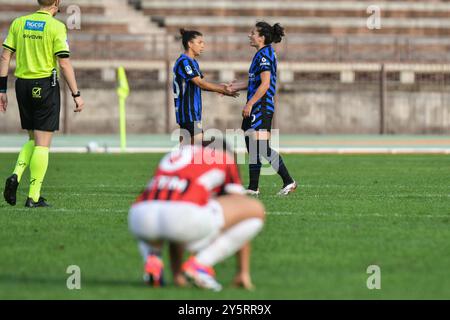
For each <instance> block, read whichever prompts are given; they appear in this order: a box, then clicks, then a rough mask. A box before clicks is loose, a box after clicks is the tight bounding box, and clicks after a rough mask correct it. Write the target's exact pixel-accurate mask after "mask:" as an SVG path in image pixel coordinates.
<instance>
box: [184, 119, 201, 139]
mask: <svg viewBox="0 0 450 320" xmlns="http://www.w3.org/2000/svg"><path fill="white" fill-rule="evenodd" d="M179 125H180V129H184V130H187V131H188V132H189V134H190V135H191V137H194V136H196V135H198V134H200V133H203V126H202V122H201V121H195V122H186V123H180V124H179ZM182 134H183V133H182Z"/></svg>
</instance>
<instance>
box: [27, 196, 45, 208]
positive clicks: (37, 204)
mask: <svg viewBox="0 0 450 320" xmlns="http://www.w3.org/2000/svg"><path fill="white" fill-rule="evenodd" d="M25 207H27V208H47V207H50V205H49V204H48V203H47V200H45V199H44V198H42V197H40V198H39V201H38V202H34V201H33V199H31V198H28V199H27V202H25Z"/></svg>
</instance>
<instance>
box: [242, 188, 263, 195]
mask: <svg viewBox="0 0 450 320" xmlns="http://www.w3.org/2000/svg"><path fill="white" fill-rule="evenodd" d="M245 194H246V195H248V196H253V197H259V195H260V193H259V189H258V190H256V191H255V190H252V189H247V190H245Z"/></svg>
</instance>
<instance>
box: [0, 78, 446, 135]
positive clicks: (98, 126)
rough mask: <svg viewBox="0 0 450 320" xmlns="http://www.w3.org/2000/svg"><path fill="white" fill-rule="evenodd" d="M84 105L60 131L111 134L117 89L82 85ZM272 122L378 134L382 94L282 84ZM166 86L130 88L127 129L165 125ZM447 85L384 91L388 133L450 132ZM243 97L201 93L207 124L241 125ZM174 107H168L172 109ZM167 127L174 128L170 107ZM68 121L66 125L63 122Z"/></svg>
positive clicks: (9, 124) (5, 129) (285, 127)
mask: <svg viewBox="0 0 450 320" xmlns="http://www.w3.org/2000/svg"><path fill="white" fill-rule="evenodd" d="M9 92H10V96H9V98H10V99H9V101H10V105H9V108H8V112H7V113H6V114H1V115H0V133H18V132H20V131H21V130H20V121H19V114H18V109H17V104H16V99H15V95H14V90H10V91H9ZM83 96H84V97H85V101H86V105H87V107H86V110H85V111H84V112H83V113H81V114H75V113H73V112H72V109H71V108H72V104H71V101H70V100H69V103H68V108H67V121H64V112H62V116H61V118H62V120H61V131H62V132H66V133H73V134H111V133H117V132H118V131H119V129H118V125H119V119H118V117H119V113H118V102H117V97H116V92H115V89H84V90H83ZM278 96H279V98H278V104H277V117H276V120H275V126H276V127H278V128H280V129H281V131H282V133H292V134H297V133H302V134H378V133H379V132H380V107H379V104H380V96H379V91H378V90H377V86H376V85H373V84H351V85H336V84H321V85H318V84H315V85H309V86H307V85H302V86H297V85H290V86H287V85H284V86H283V88H282V89H281V90H280V92H279V94H278ZM165 99H166V95H165V90H164V88H158V89H151V90H133V91H132V92H131V95H130V97H129V98H128V101H127V129H128V132H129V133H135V134H148V133H164V132H165V131H166V100H165ZM449 102H450V86H449V87H445V88H443V87H442V86H428V87H426V88H420V90H417V88H413V87H409V88H408V87H406V88H403V89H398V88H397V90H395V91H392V90H389V92H388V94H387V107H386V111H385V112H386V114H385V126H386V133H390V134H450V103H449ZM244 105H245V97H244V96H241V97H239V98H237V99H230V98H226V97H220V96H218V95H215V94H211V93H204V120H205V125H204V127H205V128H218V129H221V130H225V129H232V128H239V127H240V125H241V109H242V106H244ZM171 111H172V110H171ZM169 114H170V116H171V119H170V123H171V129H175V128H176V125H175V121H174V119H173V112H170V113H169ZM65 126H66V127H65Z"/></svg>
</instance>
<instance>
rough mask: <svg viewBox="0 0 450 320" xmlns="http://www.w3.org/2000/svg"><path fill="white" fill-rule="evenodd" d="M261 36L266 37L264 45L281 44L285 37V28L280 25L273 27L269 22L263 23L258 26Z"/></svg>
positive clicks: (276, 24)
mask: <svg viewBox="0 0 450 320" xmlns="http://www.w3.org/2000/svg"><path fill="white" fill-rule="evenodd" d="M256 28H257V29H258V32H259V35H260V36H261V37H262V36H264V38H265V41H264V44H265V45H268V44H271V43H274V42H275V43H279V42H281V39H282V38H283V37H284V36H285V33H284V28H283V27H282V26H281V25H280V24H279V23H275V24H274V25H273V26H271V25H270V24H268V23H267V22H264V21H261V22H258V23H257V24H256Z"/></svg>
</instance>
